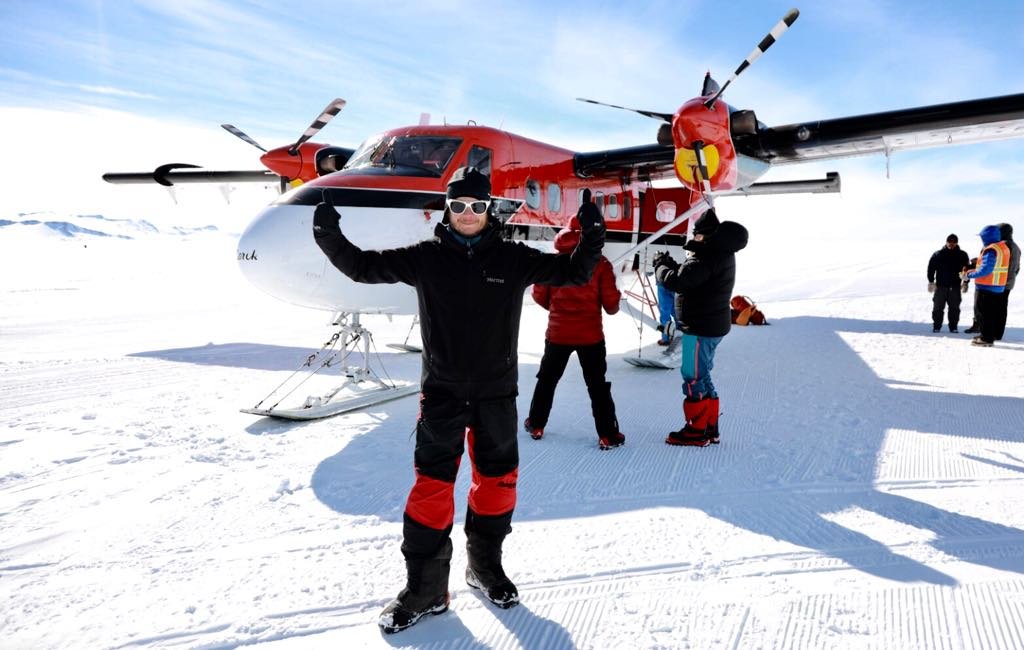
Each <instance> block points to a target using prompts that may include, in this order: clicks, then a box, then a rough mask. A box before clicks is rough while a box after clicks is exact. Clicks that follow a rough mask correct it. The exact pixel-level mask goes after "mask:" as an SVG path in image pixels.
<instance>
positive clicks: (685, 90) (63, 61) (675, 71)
mask: <svg viewBox="0 0 1024 650" xmlns="http://www.w3.org/2000/svg"><path fill="white" fill-rule="evenodd" d="M791 6H792V5H791V4H790V3H788V2H786V3H781V2H774V1H768V0H761V1H739V2H731V3H722V2H711V1H681V0H675V1H666V2H646V3H640V2H558V3H555V2H514V3H513V2H462V1H460V0H448V1H443V2H405V1H393V2H380V1H376V2H363V1H355V2H337V1H335V2H297V3H280V2H270V1H269V0H255V1H249V2H238V1H228V0H179V1H175V2H165V1H162V0H152V1H150V0H141V1H135V2H123V1H122V2H103V1H102V0H91V1H89V2H69V1H49V2H36V1H32V0H5V1H4V2H2V3H0V20H2V22H3V24H4V25H5V29H4V30H2V31H0V111H5V112H3V113H0V115H3V116H6V117H4V118H3V127H2V130H0V137H3V138H4V139H8V141H9V142H15V143H19V144H20V143H24V142H25V141H26V139H27V138H30V139H29V140H28V141H29V142H31V143H33V146H32V148H33V149H34V150H48V151H49V152H50V153H51V158H50V159H48V160H49V162H47V161H46V160H44V161H42V162H40V163H37V165H47V166H50V167H51V168H52V164H53V163H52V151H53V150H54V149H57V150H59V151H64V152H66V151H68V150H69V148H70V149H73V150H74V151H76V152H77V151H82V149H85V152H84V153H85V154H86V156H87V158H88V160H89V161H92V162H95V161H98V160H103V162H104V163H107V161H110V164H116V163H117V161H124V164H129V163H135V162H136V161H137V160H149V159H150V158H152V159H153V161H154V163H155V164H158V163H159V162H167V161H168V160H170V159H169V158H166V157H163V155H162V153H161V151H160V150H159V148H160V147H161V146H163V147H166V149H165V150H167V151H168V155H177V156H178V157H179V158H180V157H181V156H189V158H188V160H187V161H188V162H197V163H200V164H207V165H212V164H213V163H214V162H219V161H220V160H223V159H230V158H232V157H234V156H238V157H239V158H240V159H241V160H242V161H248V162H249V164H248V165H246V166H247V167H250V168H252V167H254V166H255V165H256V161H255V158H253V157H252V156H251V154H253V153H254V152H255V150H253V149H251V148H249V147H248V146H247V145H245V144H243V143H241V142H240V141H236V140H234V139H233V138H232V137H231V136H229V135H228V134H227V133H225V132H222V131H219V129H218V127H217V125H219V124H220V123H222V122H230V123H233V124H235V125H236V126H239V127H240V128H242V129H243V130H245V131H247V132H248V133H249V134H250V135H252V136H253V137H255V138H256V139H257V140H259V141H260V142H261V143H263V144H264V145H265V146H268V147H271V146H277V145H280V144H285V143H286V142H288V141H290V140H293V139H294V138H295V137H297V136H298V134H299V133H301V132H302V130H303V129H304V128H305V127H306V126H307V125H308V123H309V122H310V121H311V120H312V119H313V118H314V117H315V116H316V115H317V114H318V112H319V111H320V109H321V108H323V106H324V105H325V104H327V102H328V101H329V100H330V99H332V98H333V97H337V96H340V97H344V98H345V99H346V100H348V102H349V104H348V106H347V107H346V109H345V110H344V111H343V112H342V114H341V115H340V116H339V117H338V118H336V119H335V121H334V122H332V123H331V124H330V125H329V126H328V127H327V128H326V129H325V130H324V131H323V132H322V135H321V136H320V137H318V138H317V140H320V141H328V142H332V143H335V144H342V145H348V146H355V145H356V144H358V143H359V142H360V141H362V140H363V139H364V138H365V137H367V136H368V135H370V134H372V133H374V132H376V131H379V130H382V129H386V128H391V127H394V126H399V125H402V124H410V123H415V122H416V121H417V120H418V119H419V115H420V113H423V112H427V113H430V114H431V116H432V119H433V120H434V121H439V120H441V119H447V120H448V121H449V122H459V123H461V122H465V121H467V120H475V121H477V122H478V123H482V124H488V125H492V126H500V127H503V128H505V129H507V130H511V131H514V132H517V133H521V134H523V135H527V136H530V137H534V138H537V139H542V140H547V141H552V142H555V143H556V144H561V145H563V146H567V147H570V148H576V149H581V150H587V149H598V148H605V147H617V146H628V145H632V144H642V143H646V142H651V141H653V138H654V134H655V130H656V126H657V125H656V123H655V122H654V121H653V120H649V119H646V118H643V117H640V116H637V115H633V114H630V113H625V112H620V111H615V110H613V109H607V108H602V107H595V106H591V105H587V104H583V103H580V102H576V101H574V98H575V97H577V96H585V97H591V98H594V99H598V100H602V101H607V102H612V103H619V104H624V105H627V106H635V107H638V108H647V109H651V110H658V111H664V112H671V111H673V110H674V109H675V108H676V107H677V106H678V105H679V104H681V103H682V102H683V101H685V100H687V99H689V98H690V97H692V96H694V95H695V94H697V91H698V90H699V87H700V83H701V78H702V75H703V73H704V71H705V70H707V69H710V70H711V71H712V73H713V74H714V75H715V76H716V77H717V78H718V79H719V80H720V81H724V80H725V79H726V78H727V77H728V76H729V74H730V73H731V72H732V71H733V70H734V69H735V67H736V65H737V64H738V63H739V62H740V61H742V59H743V57H745V56H746V55H747V53H749V52H750V50H751V49H752V48H753V46H754V45H755V44H756V43H757V42H758V41H759V40H760V39H761V38H762V36H764V34H765V33H766V32H767V31H768V30H769V29H770V28H771V27H772V26H773V25H774V24H775V22H776V21H778V20H779V18H780V17H781V16H782V15H783V14H784V13H785V12H786V10H788V9H789V8H790V7H791ZM797 6H798V7H799V8H800V10H801V16H800V19H799V20H798V21H797V23H796V24H795V25H794V26H793V28H792V29H790V30H789V32H788V33H787V34H786V35H785V36H784V37H783V38H782V39H781V40H780V41H779V42H778V43H777V44H776V45H775V46H774V47H773V48H772V49H771V50H770V51H769V52H768V53H767V54H766V55H765V56H764V57H762V58H761V59H760V60H759V61H757V62H756V63H755V64H754V65H753V66H752V67H751V68H750V69H748V70H747V71H746V72H745V73H744V74H743V75H742V76H741V77H740V79H739V80H738V81H737V82H736V83H734V84H733V86H731V87H730V88H729V91H728V93H727V95H726V99H727V101H728V102H729V103H730V104H732V105H734V106H737V107H741V108H752V109H754V110H755V111H756V112H757V114H758V117H759V118H760V119H761V120H762V121H763V122H765V123H767V124H769V125H771V124H780V123H790V122H796V121H804V120H811V119H824V118H831V117H841V116H846V115H855V114H861V113H868V112H875V111H880V110H889V109H896V108H905V107H909V106H916V105H922V104H929V103H938V102H945V101H955V100H960V99H969V98H976V97H987V96H993V95H1001V94H1010V93H1017V92H1022V91H1024V71H1022V70H1021V65H1020V62H1021V61H1024V3H1022V2H1020V0H1012V1H1006V2H1000V1H993V2H981V3H961V2H936V1H934V0H932V1H916V0H915V1H907V0H902V1H892V2H890V1H882V0H867V1H858V2H848V3H837V2H825V1H815V2H809V3H803V4H802V5H797ZM68 115H74V116H78V115H89V116H91V117H92V118H93V119H94V120H98V121H97V122H95V124H94V125H93V126H88V124H93V123H91V122H88V121H83V122H81V124H84V125H86V126H81V127H79V130H78V131H70V127H68V128H65V129H64V130H60V129H57V128H55V127H56V125H55V124H54V122H55V121H56V122H62V123H63V122H67V124H70V123H71V122H72V121H73V120H66V119H65V118H64V117H63V116H68ZM125 115H128V116H131V119H127V120H126V119H125ZM33 116H35V117H36V118H37V119H33ZM136 118H137V119H138V120H143V121H145V123H146V124H148V125H150V126H149V127H148V130H147V129H145V128H144V129H142V130H141V131H132V130H129V128H128V126H124V124H126V123H131V125H133V127H139V125H138V124H135V123H134V122H132V120H134V119H136ZM76 124H79V123H78V122H76ZM119 124H121V127H120V129H119ZM154 124H155V125H156V126H153V125H154ZM179 127H180V128H182V129H187V128H194V129H199V130H207V129H208V130H209V131H203V133H204V135H203V137H202V138H198V139H197V140H196V144H195V147H194V148H192V149H189V150H181V151H175V150H174V146H173V145H174V144H175V143H177V144H179V145H180V144H182V142H184V141H186V140H187V141H189V142H192V141H191V140H188V139H187V138H183V137H177V138H171V141H170V143H168V142H167V137H166V136H167V133H176V131H175V129H177V128H179ZM140 128H141V127H140ZM83 131H87V132H88V133H83ZM100 131H103V132H104V135H103V136H102V137H101V136H100V135H98V133H99V132H100ZM26 133H30V134H31V136H27V135H26ZM56 134H59V135H60V137H61V140H60V141H55V140H54V139H53V138H54V137H56ZM78 135H82V136H83V137H85V136H89V137H87V138H86V139H85V140H84V144H81V145H79V144H77V143H76V142H75V141H76V139H77V136H78ZM15 136H17V137H15ZM97 142H98V143H100V146H99V147H98V146H97ZM1015 145H1016V146H1012V145H1011V144H1010V143H1004V144H996V145H976V146H972V147H965V148H962V149H965V150H970V152H971V154H970V155H976V156H982V158H983V160H984V161H986V162H987V163H993V161H996V160H998V159H1001V158H1005V159H1006V160H1007V161H1015V160H1017V159H1019V158H1024V156H1021V152H1022V148H1024V143H1015ZM981 147H986V149H985V150H984V152H983V153H979V152H981V151H982V149H981ZM5 149H6V147H5ZM98 149H102V151H99V150H98ZM954 151H955V149H953V148H951V149H949V150H944V151H942V152H923V153H906V154H901V155H902V156H906V159H907V160H908V161H910V162H913V161H916V160H919V159H921V156H925V155H927V154H931V155H932V156H933V158H931V159H932V160H943V159H944V160H959V159H962V158H963V157H964V156H966V155H968V154H964V153H951V152H954ZM225 152H230V153H225ZM143 153H144V154H145V156H143ZM26 155H29V154H28V153H27V152H26ZM232 162H234V160H232ZM854 164H863V163H854ZM871 164H872V165H873V167H874V168H875V169H877V168H879V166H881V168H882V169H883V170H884V161H883V162H881V163H879V162H878V161H877V160H876V161H875V162H874V163H871ZM833 167H835V165H833ZM26 168H29V169H34V167H33V166H29V165H26V161H25V160H20V161H18V162H17V164H15V163H13V162H11V161H8V163H6V165H5V168H4V170H3V171H7V172H15V173H20V174H24V171H20V172H19V170H24V169H26ZM119 169H129V168H125V167H124V165H121V166H120V167H119ZM83 171H84V168H83ZM71 173H76V172H75V170H72V172H71ZM90 173H91V170H90ZM773 173H774V172H773ZM36 196H37V197H38V194H36ZM26 200H27V199H26ZM4 205H6V206H9V208H8V209H12V208H13V209H27V208H26V205H25V201H22V202H21V203H20V204H18V205H12V204H11V203H10V201H8V202H7V203H5V204H4Z"/></svg>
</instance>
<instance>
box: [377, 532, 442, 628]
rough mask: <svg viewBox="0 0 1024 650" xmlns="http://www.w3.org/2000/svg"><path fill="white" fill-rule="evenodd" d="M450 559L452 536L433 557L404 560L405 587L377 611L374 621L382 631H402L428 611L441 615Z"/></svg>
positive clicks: (428, 612)
mask: <svg viewBox="0 0 1024 650" xmlns="http://www.w3.org/2000/svg"><path fill="white" fill-rule="evenodd" d="M451 559H452V540H451V539H446V540H445V542H444V544H443V545H442V547H441V550H440V551H438V552H437V554H436V555H435V556H434V557H432V558H428V559H421V558H409V557H407V558H406V559H405V568H406V571H407V573H408V577H407V578H406V583H405V589H403V590H402V591H401V592H400V593H399V594H398V597H397V598H395V599H394V600H392V601H391V602H390V603H388V605H387V607H385V608H384V611H382V612H381V613H380V617H379V618H378V619H377V624H378V625H379V626H380V629H381V631H382V632H384V633H386V634H394V633H395V632H401V631H402V630H404V629H405V628H407V627H412V626H413V625H415V624H416V623H417V621H419V620H420V619H421V618H423V617H424V616H426V615H427V614H435V615H436V614H443V613H444V612H446V611H447V610H448V602H449V596H448V573H449V571H450V570H451Z"/></svg>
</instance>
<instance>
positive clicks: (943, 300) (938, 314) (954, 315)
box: [932, 284, 961, 329]
mask: <svg viewBox="0 0 1024 650" xmlns="http://www.w3.org/2000/svg"><path fill="white" fill-rule="evenodd" d="M960 299H961V295H960V285H959V284H958V285H956V286H955V287H943V286H937V287H935V293H933V294H932V325H934V326H935V327H936V328H938V327H942V315H943V312H944V311H945V310H946V305H949V327H950V328H951V329H952V328H955V327H956V326H957V325H958V324H959V323H960Z"/></svg>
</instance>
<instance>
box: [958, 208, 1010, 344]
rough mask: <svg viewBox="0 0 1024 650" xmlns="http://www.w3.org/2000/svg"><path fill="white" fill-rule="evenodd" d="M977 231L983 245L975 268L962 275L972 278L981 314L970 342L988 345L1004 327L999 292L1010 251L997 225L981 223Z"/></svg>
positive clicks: (1004, 280) (1002, 298) (1001, 287)
mask: <svg viewBox="0 0 1024 650" xmlns="http://www.w3.org/2000/svg"><path fill="white" fill-rule="evenodd" d="M978 234H979V235H980V236H981V241H982V243H983V244H985V247H984V248H982V249H981V254H979V255H978V268H976V269H975V270H973V271H968V272H967V273H965V274H964V277H965V278H967V279H970V280H974V290H975V291H976V292H977V301H978V311H979V312H980V314H979V315H980V316H981V323H980V325H981V334H979V335H978V336H975V337H974V339H973V340H972V341H971V343H973V344H974V345H980V346H984V347H991V346H992V343H993V342H995V340H996V337H997V336H999V337H1001V336H1002V335H1003V330H1004V329H1005V328H1006V304H1007V303H1006V300H1005V299H1004V297H1003V295H1002V294H1003V293H1004V292H1005V291H1006V281H1007V277H1008V276H1009V271H1010V263H1011V253H1010V247H1009V246H1008V245H1007V244H1006V242H1005V241H1003V238H1002V233H1000V231H999V226H985V227H984V228H982V229H981V232H980V233H978Z"/></svg>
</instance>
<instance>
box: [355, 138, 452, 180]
mask: <svg viewBox="0 0 1024 650" xmlns="http://www.w3.org/2000/svg"><path fill="white" fill-rule="evenodd" d="M460 144H462V138H447V137H443V136H436V135H398V136H395V135H382V136H377V137H374V138H370V139H369V140H367V141H366V142H364V143H363V144H362V145H360V147H359V148H358V149H357V150H356V152H355V153H354V154H352V157H351V158H349V161H348V163H346V164H345V168H344V171H349V170H355V169H358V170H359V171H360V172H361V173H380V172H382V171H383V172H384V173H390V174H396V175H399V176H433V177H437V178H439V177H440V176H441V174H442V173H444V170H445V169H446V168H447V167H448V163H450V162H451V160H452V156H453V155H454V154H455V151H456V150H457V149H458V148H459V145H460Z"/></svg>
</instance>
